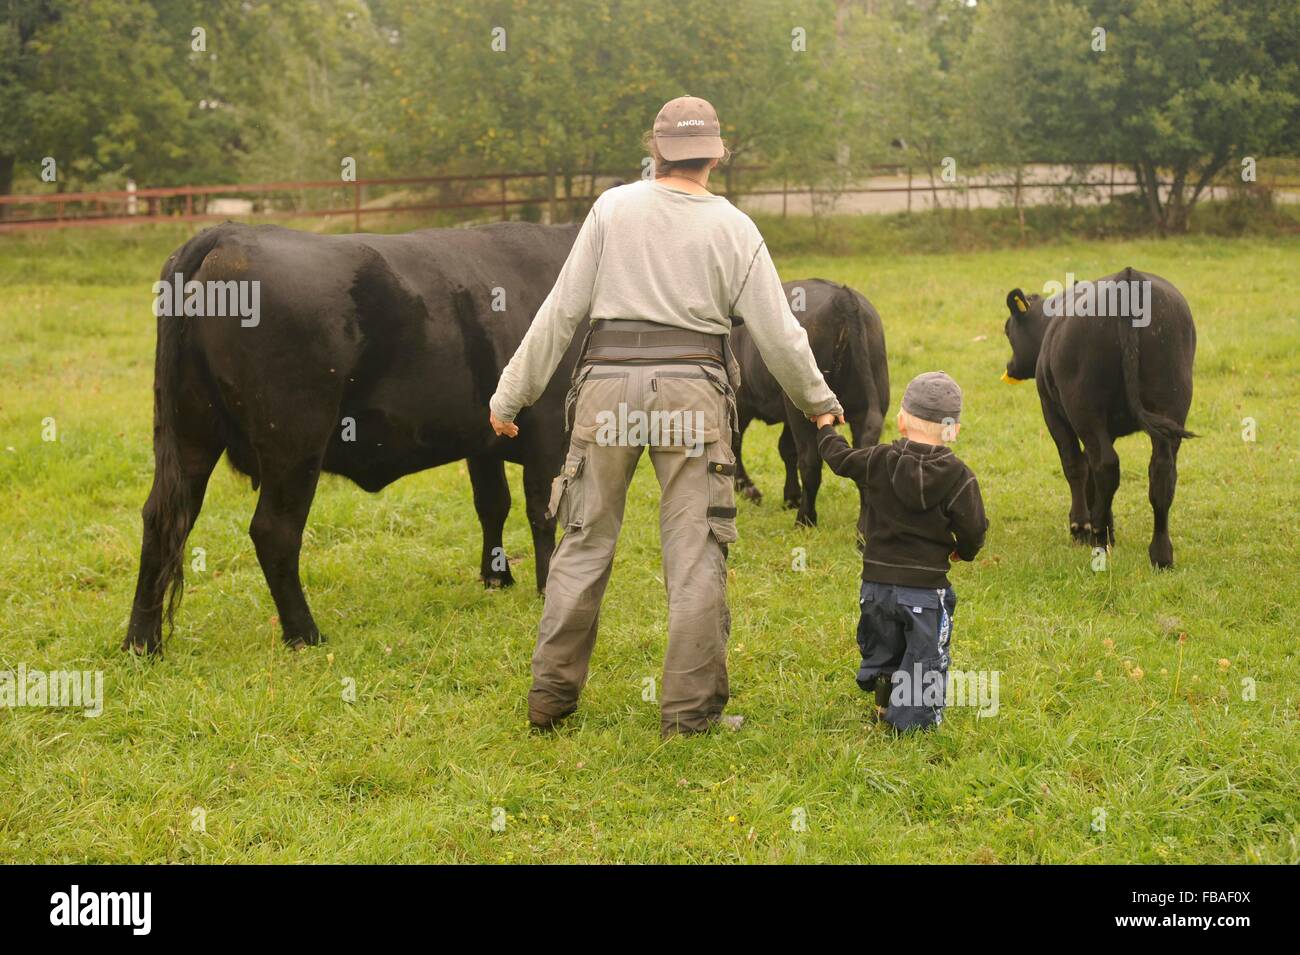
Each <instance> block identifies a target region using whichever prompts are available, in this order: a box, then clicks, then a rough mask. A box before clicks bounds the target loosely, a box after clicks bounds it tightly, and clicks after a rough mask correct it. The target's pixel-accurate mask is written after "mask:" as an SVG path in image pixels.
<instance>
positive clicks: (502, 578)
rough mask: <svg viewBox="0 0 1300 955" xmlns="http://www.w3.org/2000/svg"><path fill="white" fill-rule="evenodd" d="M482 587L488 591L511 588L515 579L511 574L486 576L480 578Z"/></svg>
mask: <svg viewBox="0 0 1300 955" xmlns="http://www.w3.org/2000/svg"><path fill="white" fill-rule="evenodd" d="M482 580H483V586H484V587H485V588H486V589H488V590H500V589H502V588H503V587H513V586H514V585H515V578H514V575H513V574H509V573H505V574H486V575H484V576H483V578H482Z"/></svg>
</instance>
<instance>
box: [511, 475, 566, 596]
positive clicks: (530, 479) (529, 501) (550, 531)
mask: <svg viewBox="0 0 1300 955" xmlns="http://www.w3.org/2000/svg"><path fill="white" fill-rule="evenodd" d="M558 470H559V468H558V467H547V466H546V465H544V464H541V463H539V462H533V463H529V464H525V465H524V508H525V510H526V511H527V513H528V527H529V529H530V530H532V532H533V553H534V554H535V555H536V557H535V559H536V561H537V592H538V593H539V594H541V593H545V592H546V577H547V575H548V574H549V573H550V571H551V555H553V554H554V553H555V518H554V517H553V516H551V517H548V516H547V514H546V509H547V506H548V505H549V504H550V497H551V480H552V478H554V476H555V475H554V474H553V473H552V472H554V471H558ZM508 570H509V568H507V571H508Z"/></svg>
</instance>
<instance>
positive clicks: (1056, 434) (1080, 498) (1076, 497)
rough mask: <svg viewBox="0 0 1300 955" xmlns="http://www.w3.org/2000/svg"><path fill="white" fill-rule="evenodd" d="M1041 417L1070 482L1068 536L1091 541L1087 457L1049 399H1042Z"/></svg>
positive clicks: (1063, 418)
mask: <svg viewBox="0 0 1300 955" xmlns="http://www.w3.org/2000/svg"><path fill="white" fill-rule="evenodd" d="M1043 420H1044V421H1045V422H1046V423H1047V430H1048V432H1050V433H1051V435H1052V440H1053V441H1055V442H1056V451H1057V453H1058V454H1059V455H1060V456H1061V470H1062V471H1063V472H1065V480H1066V481H1067V482H1068V483H1069V485H1070V537H1071V538H1073V539H1074V541H1075V543H1078V544H1091V543H1092V517H1091V513H1090V510H1089V505H1090V496H1091V495H1090V494H1089V475H1088V459H1087V457H1086V456H1085V455H1084V453H1083V450H1082V449H1081V448H1080V447H1079V436H1078V435H1077V434H1075V433H1074V429H1073V428H1072V427H1070V422H1069V421H1067V420H1066V419H1065V416H1064V415H1063V414H1061V412H1060V411H1058V410H1057V409H1056V407H1055V406H1054V405H1052V404H1051V403H1050V402H1049V401H1046V400H1045V401H1044V402H1043Z"/></svg>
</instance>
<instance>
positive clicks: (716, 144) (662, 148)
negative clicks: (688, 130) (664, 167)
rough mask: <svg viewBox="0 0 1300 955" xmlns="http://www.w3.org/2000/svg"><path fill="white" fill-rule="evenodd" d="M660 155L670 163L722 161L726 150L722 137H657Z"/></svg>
mask: <svg viewBox="0 0 1300 955" xmlns="http://www.w3.org/2000/svg"><path fill="white" fill-rule="evenodd" d="M655 146H657V147H658V148H659V155H661V156H663V157H664V159H667V160H668V161H669V162H681V161H682V160H684V159H721V158H722V157H723V154H725V153H726V149H725V148H724V147H723V145H722V137H721V136H656V137H655Z"/></svg>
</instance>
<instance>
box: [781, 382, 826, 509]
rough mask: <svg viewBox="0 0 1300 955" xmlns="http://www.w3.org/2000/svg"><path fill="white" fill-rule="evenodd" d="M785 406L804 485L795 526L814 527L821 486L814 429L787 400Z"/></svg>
mask: <svg viewBox="0 0 1300 955" xmlns="http://www.w3.org/2000/svg"><path fill="white" fill-rule="evenodd" d="M786 404H787V419H788V420H787V427H789V429H790V430H791V431H792V432H793V433H794V442H795V453H796V458H797V461H798V464H799V480H800V483H801V484H802V485H803V493H802V494H801V495H800V496H799V513H798V514H797V515H795V523H796V524H798V525H801V526H803V527H816V526H817V492H818V490H820V489H821V485H822V456H821V454H820V452H818V450H817V429H816V427H814V426H813V423H812V422H811V421H809V420H808V419H807V418H805V417H804V416H803V412H801V411H799V409H798V408H795V407H794V405H791V404H789V399H786Z"/></svg>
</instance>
